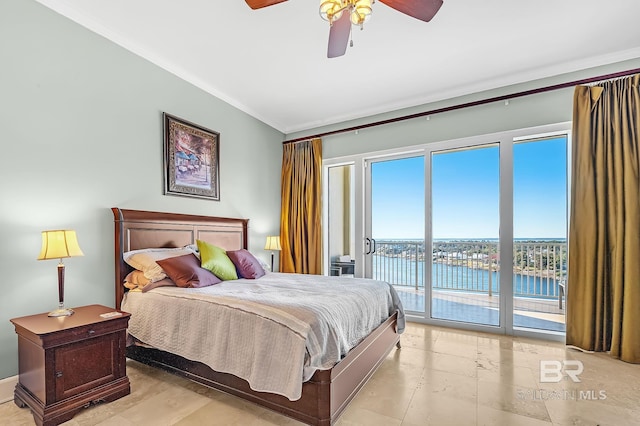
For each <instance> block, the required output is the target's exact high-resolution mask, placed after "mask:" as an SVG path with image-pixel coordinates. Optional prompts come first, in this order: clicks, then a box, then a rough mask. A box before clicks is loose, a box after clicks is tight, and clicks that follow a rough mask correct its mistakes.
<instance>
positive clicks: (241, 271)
mask: <svg viewBox="0 0 640 426" xmlns="http://www.w3.org/2000/svg"><path fill="white" fill-rule="evenodd" d="M227 256H229V259H231V261H232V262H233V264H234V265H236V271H238V275H239V276H240V277H241V278H250V279H256V278H260V277H261V276H263V275H264V274H265V272H264V269H263V268H262V266H261V265H260V262H259V261H258V259H256V258H255V257H254V256H253V255H252V254H251V253H249V251H248V250H245V249H240V250H230V251H228V252H227Z"/></svg>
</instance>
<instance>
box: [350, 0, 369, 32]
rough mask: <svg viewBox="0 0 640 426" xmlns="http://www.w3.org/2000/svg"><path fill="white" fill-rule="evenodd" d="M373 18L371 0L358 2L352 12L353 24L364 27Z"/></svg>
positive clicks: (357, 0)
mask: <svg viewBox="0 0 640 426" xmlns="http://www.w3.org/2000/svg"><path fill="white" fill-rule="evenodd" d="M369 18H371V0H356V1H355V3H354V5H353V9H352V11H351V23H352V24H353V25H360V26H362V25H363V24H364V23H365V22H367V21H368V20H369Z"/></svg>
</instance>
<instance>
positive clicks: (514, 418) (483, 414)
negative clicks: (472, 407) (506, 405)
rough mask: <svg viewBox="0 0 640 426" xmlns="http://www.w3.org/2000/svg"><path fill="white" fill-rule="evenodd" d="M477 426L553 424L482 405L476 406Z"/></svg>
mask: <svg viewBox="0 0 640 426" xmlns="http://www.w3.org/2000/svg"><path fill="white" fill-rule="evenodd" d="M477 425H478V426H494V425H495V426H502V425H509V426H552V425H553V423H551V422H548V421H543V420H539V419H535V418H532V417H526V416H522V415H520V414H514V413H510V412H508V411H502V410H496V409H495V408H491V407H487V406H484V405H480V406H478V422H477Z"/></svg>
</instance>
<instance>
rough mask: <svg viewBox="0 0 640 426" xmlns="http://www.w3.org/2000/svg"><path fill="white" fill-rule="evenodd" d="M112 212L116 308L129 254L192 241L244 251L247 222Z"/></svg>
mask: <svg viewBox="0 0 640 426" xmlns="http://www.w3.org/2000/svg"><path fill="white" fill-rule="evenodd" d="M111 211H113V218H114V222H115V223H114V225H115V232H114V236H115V297H116V308H117V309H120V302H121V301H122V298H123V296H124V293H125V291H126V288H125V287H124V285H123V283H124V278H125V277H126V276H127V274H128V273H129V272H131V270H132V268H131V267H130V266H129V265H127V264H126V263H125V261H124V260H123V257H122V255H123V253H125V252H127V251H130V250H138V249H143V248H157V247H167V248H168V247H183V246H186V245H188V244H195V243H196V240H202V241H206V242H208V243H211V244H215V245H217V246H218V247H221V248H223V249H225V250H238V249H241V248H244V249H246V248H247V247H248V239H247V235H248V226H249V219H233V218H225V217H210V216H195V215H189V214H178V213H161V212H150V211H144V210H124V209H119V208H117V207H113V208H112V209H111Z"/></svg>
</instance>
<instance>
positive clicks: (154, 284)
mask: <svg viewBox="0 0 640 426" xmlns="http://www.w3.org/2000/svg"><path fill="white" fill-rule="evenodd" d="M175 286H176V283H174V282H173V281H172V280H171V279H169V278H164V279H161V280H160V281H155V282H152V283H149V284H147V285H145V286H144V287H138V288H139V289H140V290H141V291H142V292H143V293H146V292H147V291H149V290H153V289H154V288H158V287H175Z"/></svg>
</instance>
